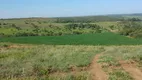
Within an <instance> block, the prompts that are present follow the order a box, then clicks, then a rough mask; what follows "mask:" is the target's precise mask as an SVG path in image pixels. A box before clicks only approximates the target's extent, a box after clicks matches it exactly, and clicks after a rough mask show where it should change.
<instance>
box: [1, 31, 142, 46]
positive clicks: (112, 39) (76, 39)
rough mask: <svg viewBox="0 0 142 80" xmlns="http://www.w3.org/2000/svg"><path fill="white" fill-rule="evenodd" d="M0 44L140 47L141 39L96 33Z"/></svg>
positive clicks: (22, 39)
mask: <svg viewBox="0 0 142 80" xmlns="http://www.w3.org/2000/svg"><path fill="white" fill-rule="evenodd" d="M0 42H12V43H23V44H48V45H140V44H142V40H141V39H132V38H128V37H125V36H121V35H118V34H114V33H96V34H82V35H66V36H36V37H9V38H0Z"/></svg>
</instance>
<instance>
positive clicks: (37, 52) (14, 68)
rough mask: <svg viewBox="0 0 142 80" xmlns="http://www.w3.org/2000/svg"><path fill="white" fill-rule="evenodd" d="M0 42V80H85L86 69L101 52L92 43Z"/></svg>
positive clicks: (99, 48) (100, 49)
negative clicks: (5, 43) (32, 43)
mask: <svg viewBox="0 0 142 80" xmlns="http://www.w3.org/2000/svg"><path fill="white" fill-rule="evenodd" d="M1 45H2V46H1V48H0V79H38V78H40V79H41V78H43V79H49V80H87V79H89V76H90V75H89V72H87V71H86V68H87V67H88V66H89V64H90V63H91V61H92V59H93V57H94V56H95V55H96V54H97V53H100V52H102V51H104V49H103V48H102V47H94V46H45V45H38V46H31V45H30V46H28V45H27V46H20V45H19V46H14V45H13V46H10V45H7V46H5V45H4V44H1ZM52 74H53V75H52ZM54 74H55V75H54ZM56 74H57V75H56Z"/></svg>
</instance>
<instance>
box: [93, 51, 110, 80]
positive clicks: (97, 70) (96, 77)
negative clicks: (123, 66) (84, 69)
mask: <svg viewBox="0 0 142 80" xmlns="http://www.w3.org/2000/svg"><path fill="white" fill-rule="evenodd" d="M100 55H101V54H97V55H96V56H95V58H94V60H93V61H92V64H91V74H92V79H93V80H107V79H108V77H107V75H106V74H105V72H104V71H103V70H102V67H101V65H100V64H99V63H98V62H97V61H98V60H99V57H100Z"/></svg>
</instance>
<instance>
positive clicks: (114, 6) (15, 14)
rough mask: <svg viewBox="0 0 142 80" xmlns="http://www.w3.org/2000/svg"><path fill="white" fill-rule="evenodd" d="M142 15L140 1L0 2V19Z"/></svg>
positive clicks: (3, 0)
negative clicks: (122, 14)
mask: <svg viewBox="0 0 142 80" xmlns="http://www.w3.org/2000/svg"><path fill="white" fill-rule="evenodd" d="M121 13H142V0H0V18H19V17H63V16H85V15H103V14H121Z"/></svg>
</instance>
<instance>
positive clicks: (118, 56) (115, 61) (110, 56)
mask: <svg viewBox="0 0 142 80" xmlns="http://www.w3.org/2000/svg"><path fill="white" fill-rule="evenodd" d="M104 48H105V50H106V51H105V52H104V54H103V55H102V56H101V57H100V60H99V62H100V63H101V64H102V67H103V70H104V71H105V72H106V73H108V75H109V80H134V79H133V78H132V76H131V75H130V74H129V73H128V72H126V71H125V70H124V69H123V68H122V66H121V65H120V63H119V61H126V62H127V63H129V64H130V63H132V62H133V63H136V64H137V66H136V67H139V69H140V70H142V64H141V63H142V58H141V57H142V46H136V45H135V46H132V45H131V46H108V47H104Z"/></svg>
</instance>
